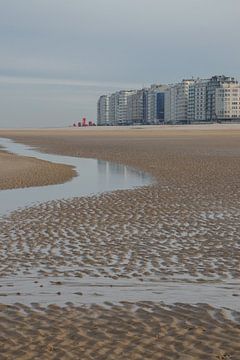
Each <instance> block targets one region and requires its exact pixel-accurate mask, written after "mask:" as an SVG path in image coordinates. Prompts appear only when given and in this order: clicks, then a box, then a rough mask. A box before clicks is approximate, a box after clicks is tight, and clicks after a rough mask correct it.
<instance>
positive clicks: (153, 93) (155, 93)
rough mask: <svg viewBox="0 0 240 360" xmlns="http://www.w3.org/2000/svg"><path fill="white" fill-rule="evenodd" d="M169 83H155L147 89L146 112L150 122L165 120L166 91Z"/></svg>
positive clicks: (155, 122)
mask: <svg viewBox="0 0 240 360" xmlns="http://www.w3.org/2000/svg"><path fill="white" fill-rule="evenodd" d="M167 89H168V86H167V85H156V84H153V85H151V87H150V88H149V89H148V90H147V100H146V113H147V123H148V124H159V123H163V122H164V113H165V93H166V91H167Z"/></svg>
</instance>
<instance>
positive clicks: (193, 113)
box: [188, 79, 208, 122]
mask: <svg viewBox="0 0 240 360" xmlns="http://www.w3.org/2000/svg"><path fill="white" fill-rule="evenodd" d="M207 85H208V80H205V79H197V80H196V81H195V82H194V83H192V84H191V85H190V86H189V99H188V121H189V122H191V121H206V120H207V115H206V102H207Z"/></svg>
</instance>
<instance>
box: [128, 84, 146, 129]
mask: <svg viewBox="0 0 240 360" xmlns="http://www.w3.org/2000/svg"><path fill="white" fill-rule="evenodd" d="M147 94H148V90H147V89H141V90H137V91H136V92H134V93H132V94H131V95H129V96H128V98H127V119H128V123H129V124H146V122H147Z"/></svg>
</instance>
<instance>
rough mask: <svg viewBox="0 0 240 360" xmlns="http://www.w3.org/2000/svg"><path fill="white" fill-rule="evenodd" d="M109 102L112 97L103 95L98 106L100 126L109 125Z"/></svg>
mask: <svg viewBox="0 0 240 360" xmlns="http://www.w3.org/2000/svg"><path fill="white" fill-rule="evenodd" d="M109 101H110V96H108V95H102V96H100V98H99V99H98V104H97V123H98V125H109Z"/></svg>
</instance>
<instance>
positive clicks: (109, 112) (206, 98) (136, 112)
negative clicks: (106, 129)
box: [98, 75, 240, 125]
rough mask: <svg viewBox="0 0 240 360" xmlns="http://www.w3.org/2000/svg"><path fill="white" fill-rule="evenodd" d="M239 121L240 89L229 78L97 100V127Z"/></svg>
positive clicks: (191, 81) (157, 87)
mask: <svg viewBox="0 0 240 360" xmlns="http://www.w3.org/2000/svg"><path fill="white" fill-rule="evenodd" d="M222 120H223V121H227V120H228V121H229V120H231V121H232V120H239V121H240V85H239V83H238V82H237V81H236V80H235V79H234V78H233V77H226V76H224V75H221V76H213V77H211V78H210V79H196V80H194V79H189V80H182V82H180V83H178V84H174V85H155V84H154V85H151V87H150V88H144V89H141V90H121V91H117V92H115V93H113V94H111V95H103V96H101V97H100V98H99V100H98V124H99V125H108V124H109V125H124V124H126V125H127V124H137V123H138V124H159V123H163V122H164V123H171V124H177V123H191V122H212V121H222Z"/></svg>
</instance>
